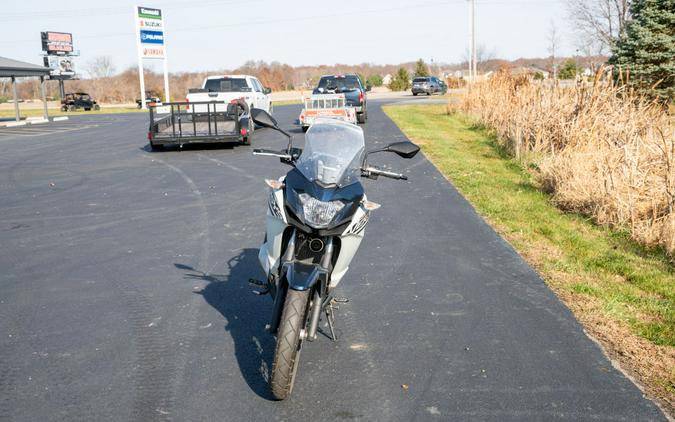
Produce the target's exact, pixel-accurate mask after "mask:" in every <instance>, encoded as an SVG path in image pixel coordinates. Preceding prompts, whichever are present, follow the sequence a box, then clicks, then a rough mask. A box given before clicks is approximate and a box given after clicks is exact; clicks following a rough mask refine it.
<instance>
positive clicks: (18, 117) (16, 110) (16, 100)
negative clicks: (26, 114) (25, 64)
mask: <svg viewBox="0 0 675 422" xmlns="http://www.w3.org/2000/svg"><path fill="white" fill-rule="evenodd" d="M12 92H13V93H14V115H15V116H16V121H17V122H19V121H21V114H19V98H18V96H17V95H16V78H15V77H14V76H12Z"/></svg>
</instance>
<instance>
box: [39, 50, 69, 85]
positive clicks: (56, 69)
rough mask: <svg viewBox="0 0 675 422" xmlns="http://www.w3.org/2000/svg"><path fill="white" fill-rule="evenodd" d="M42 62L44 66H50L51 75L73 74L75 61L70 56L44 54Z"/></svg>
mask: <svg viewBox="0 0 675 422" xmlns="http://www.w3.org/2000/svg"><path fill="white" fill-rule="evenodd" d="M44 63H45V67H48V68H50V72H49V74H50V75H51V76H66V77H72V76H75V63H74V62H73V57H72V56H55V55H48V56H45V58H44ZM66 79H67V78H66Z"/></svg>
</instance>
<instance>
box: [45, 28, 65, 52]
mask: <svg viewBox="0 0 675 422" xmlns="http://www.w3.org/2000/svg"><path fill="white" fill-rule="evenodd" d="M40 37H41V38H42V51H44V52H46V53H47V54H67V53H72V52H73V35H72V34H69V33H65V32H49V31H48V32H40Z"/></svg>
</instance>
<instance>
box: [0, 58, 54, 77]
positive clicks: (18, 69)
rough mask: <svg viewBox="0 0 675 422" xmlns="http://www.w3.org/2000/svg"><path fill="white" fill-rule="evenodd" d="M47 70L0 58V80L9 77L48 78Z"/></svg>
mask: <svg viewBox="0 0 675 422" xmlns="http://www.w3.org/2000/svg"><path fill="white" fill-rule="evenodd" d="M48 75H49V68H48V67H44V66H39V65H36V64H32V63H26V62H20V61H18V60H13V59H8V58H7V57H0V78H9V77H11V76H16V77H21V76H48Z"/></svg>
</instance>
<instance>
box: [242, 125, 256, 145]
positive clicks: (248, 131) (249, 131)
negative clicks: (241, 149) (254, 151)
mask: <svg viewBox="0 0 675 422" xmlns="http://www.w3.org/2000/svg"><path fill="white" fill-rule="evenodd" d="M252 140H253V119H248V127H247V128H246V136H244V137H242V138H241V142H242V143H243V144H244V145H251V141H252Z"/></svg>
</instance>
